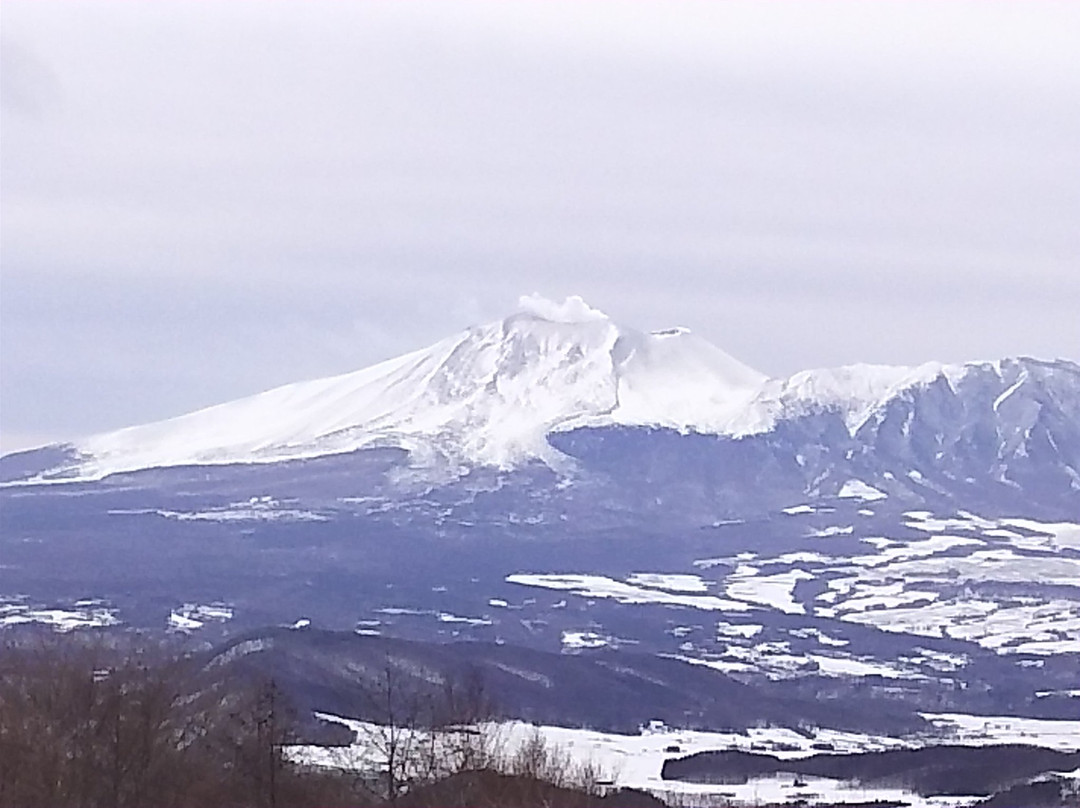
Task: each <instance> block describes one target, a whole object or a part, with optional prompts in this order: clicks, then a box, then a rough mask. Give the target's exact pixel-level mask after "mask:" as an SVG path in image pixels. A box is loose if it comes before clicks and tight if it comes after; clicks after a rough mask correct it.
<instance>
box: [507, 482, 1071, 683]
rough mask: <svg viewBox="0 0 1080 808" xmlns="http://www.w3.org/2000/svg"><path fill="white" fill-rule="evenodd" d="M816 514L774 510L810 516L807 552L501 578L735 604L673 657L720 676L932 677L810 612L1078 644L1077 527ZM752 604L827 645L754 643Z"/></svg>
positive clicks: (854, 489) (1015, 648)
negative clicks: (858, 526) (795, 619)
mask: <svg viewBox="0 0 1080 808" xmlns="http://www.w3.org/2000/svg"><path fill="white" fill-rule="evenodd" d="M850 482H851V484H850V485H849V486H848V494H849V496H852V497H854V496H855V495H860V496H862V497H863V498H869V499H871V500H872V501H876V500H877V499H878V498H877V497H875V496H874V495H873V494H872V493H870V492H868V491H866V490H865V489H863V488H862V487H861V486H859V485H856V484H855V483H857V482H859V481H850ZM823 512H824V513H826V514H827V513H828V512H829V511H828V509H825V510H823V509H819V508H813V507H810V506H807V505H797V506H791V507H789V508H785V509H783V514H784V516H785V517H786V518H790V519H811V518H812V519H814V520H816V526H814V527H812V528H811V529H810V533H811V534H812V535H813V538H814V540H815V541H819V542H820V545H821V548H822V549H821V550H813V551H809V550H805V551H799V552H784V553H778V554H776V555H773V556H770V555H769V554H767V553H764V552H762V553H755V552H741V553H738V554H735V555H732V556H718V557H712V558H702V559H699V560H696V561H694V562H693V565H692V572H690V571H687V572H685V573H684V572H677V571H675V572H664V573H647V572H641V573H635V574H633V575H630V576H628V577H627V578H626V579H625V580H622V581H620V580H615V579H614V578H610V577H605V576H599V575H586V574H578V573H562V574H557V575H556V574H536V573H521V574H514V575H510V576H508V577H507V579H506V580H507V581H508V582H509V583H514V584H518V585H522V586H528V587H539V588H545V589H556V590H561V591H565V592H567V593H569V594H570V595H574V596H578V597H582V598H611V599H613V600H615V601H617V602H619V603H622V604H627V605H631V606H634V605H637V606H642V605H667V606H689V607H692V608H695V609H701V610H707V611H715V612H721V613H728V614H733V615H734V614H737V613H743V614H745V616H746V618H748V622H746V623H741V622H732V621H730V620H725V619H720V620H718V621H717V624H716V637H717V639H718V640H721V641H723V642H725V643H726V647H723V646H722V647H721V648H720V649H719V651H718V650H717V649H716V648H710V649H709V650H708V652H707V653H706V652H704V651H703V650H702V649H698V648H696V647H695V646H694V643H693V640H692V638H687V639H686V640H685V641H684V642H683V643H682V645H681V648H680V654H678V657H679V658H680V659H684V660H686V661H688V662H694V663H696V664H702V665H707V666H709V667H712V668H716V669H717V670H721V671H725V672H728V673H747V672H755V671H756V672H758V673H762V674H765V675H766V676H768V677H770V678H787V677H791V676H799V675H820V676H883V677H885V678H906V679H919V678H926V676H927V675H931V676H933V675H935V674H934V671H933V667H934V665H935V664H936V663H932V662H928V661H927V660H925V659H924V660H922V661H920V662H918V663H912V664H903V663H899V662H885V661H882V660H875V659H871V658H867V657H860V656H858V655H857V654H853V653H849V651H851V649H845V650H844V651H840V650H838V649H839V648H841V647H843V646H845V645H847V642H846V641H845V640H843V639H839V640H832V641H830V640H831V639H832V638H830V637H829V636H828V633H827V632H826V633H822V632H821V630H820V627H821V623H820V620H821V619H824V620H827V621H837V622H838V623H840V624H844V623H850V624H860V625H864V626H870V627H874V628H877V629H881V630H883V631H888V632H896V633H904V634H910V635H916V636H925V637H935V638H942V639H956V640H963V641H967V642H972V643H976V644H978V645H980V646H982V647H983V648H986V649H990V650H993V651H995V652H996V653H999V654H1011V655H1019V656H1030V655H1037V656H1046V655H1053V654H1072V653H1080V549H1078V547H1077V545H1078V543H1080V539H1078V537H1080V524H1076V523H1071V522H1053V523H1050V522H1038V521H1035V520H1031V519H1019V518H1004V519H987V518H984V517H980V516H978V515H976V514H973V513H969V512H966V511H960V512H958V513H956V514H950V515H948V516H937V515H934V514H933V513H930V512H929V511H909V512H907V513H905V514H904V516H903V525H902V528H901V529H898V530H895V531H888V535H869V536H860V535H858V534H856V535H855V536H852V535H850V534H851V533H853V532H854V530H855V528H854V527H853V526H848V525H832V526H829V525H825V526H821V515H822V513H823ZM826 518H827V517H826ZM834 537H843V540H844V541H847V542H848V543H849V544H848V547H850V542H851V540H852V539H853V538H855V539H858V540H859V541H860V543H861V544H863V545H865V547H866V552H861V553H856V554H851V553H850V550H849V551H848V552H847V553H846V554H845V553H842V552H837V551H830V549H829V546H830V544H831V545H833V546H835V543H836V542H837V541H839V540H840V539H837V538H834ZM804 584H808V585H809V586H804ZM1048 587H1052V588H1048ZM714 593H715V594H714ZM719 595H723V596H724V597H719ZM763 610H764V611H771V612H775V613H780V614H784V615H806V616H807V617H808V618H814V619H815V623H816V625H808V626H807V627H806V628H804V629H796V630H794V631H793V632H792V633H793V636H796V637H802V636H805V637H810V636H814V637H816V638H817V639H818V641H819V642H820V644H822V645H824V646H832V647H831V648H825V649H823V652H822V653H820V654H818V653H808V652H807V651H806V650H805V649H803V650H802V651H801V652H799V653H795V652H793V651H792V650H791V649H790V648H789V647H788V646H787V645H786V644H785V643H784V642H782V641H777V639H776V638H775V637H771V638H768V641H766V642H761V641H754V640H753V639H752V638H754V637H755V635H756V634H757V633H758V632H759V631H760V630H761V629H760V623H759V622H758V621H756V620H754V615H755V613H758V614H760V613H761V612H762V611H763ZM755 626H759V627H758V628H754V627H755ZM800 631H802V632H817V633H816V634H813V635H810V634H805V633H804V634H800V633H799V632H800ZM688 633H689V629H688V630H687V632H684V635H685V634H688ZM839 633H841V634H842V633H843V632H842V630H841V631H840V632H839ZM676 636H678V635H676ZM601 644H607V643H606V641H605V640H604V639H603V633H602V632H601V631H599V630H597V629H593V634H592V635H591V636H590V637H589V639H588V641H587V642H585V643H579V642H578V641H576V640H574V639H571V641H570V642H569V643H567V647H570V648H573V647H577V648H586V647H596V646H598V645H601ZM928 666H929V667H930V668H931V670H927V667H928Z"/></svg>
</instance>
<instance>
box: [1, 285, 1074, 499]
mask: <svg viewBox="0 0 1080 808" xmlns="http://www.w3.org/2000/svg"><path fill="white" fill-rule="evenodd" d="M823 415H824V416H828V418H831V419H839V421H840V422H842V425H843V426H842V431H843V432H844V433H846V434H845V436H844V442H845V446H846V444H847V442H848V439H851V440H853V441H854V442H855V443H854V445H855V446H856V449H852V450H850V451H849V450H848V449H845V451H849V454H851V453H852V452H854V453H855V454H861V455H866V454H867V453H876V454H880V455H882V456H889V457H891V458H893V459H894V460H895V461H896V463H897V464H899V466H898V467H901V468H902V470H903V471H906V470H909V469H926V468H928V467H936V466H940V465H945V466H950V469H951V471H949V473H950V474H954V475H959V477H958V479H961V480H963V479H965V478H967V477H972V478H974V477H978V476H981V475H983V474H985V473H987V472H988V471H989V470H991V469H992V470H994V471H993V473H994V474H996V475H997V477H998V478H999V479H1000V481H1002V482H1007V481H1008V468H1006V467H1007V466H1009V464H1010V463H1011V464H1013V465H1015V466H1016V467H1017V469H1019V471H1017V472H1016V473H1019V474H1021V476H1022V475H1023V474H1025V473H1027V472H1026V471H1024V470H1023V469H1027V468H1029V467H1031V466H1032V464H1036V463H1045V462H1053V463H1054V464H1055V465H1056V466H1057V467H1059V468H1061V469H1063V471H1062V474H1063V475H1064V477H1062V479H1066V480H1071V481H1072V484H1073V485H1074V486H1075V487H1076V488H1077V489H1080V474H1078V472H1077V469H1078V468H1080V434H1078V429H1080V427H1078V424H1080V368H1078V367H1077V366H1076V365H1073V364H1071V363H1068V362H1056V363H1045V362H1037V361H1035V360H1026V359H1022V360H1005V361H1002V362H997V363H982V364H968V365H951V366H946V365H941V364H937V363H929V364H926V365H922V366H919V367H916V368H906V367H883V366H872V365H853V366H849V367H844V368H837V369H832V370H814V371H805V372H801V373H797V374H795V375H794V376H792V377H790V378H787V379H767V378H766V377H765V376H764V375H763V374H761V373H758V372H757V371H755V370H753V369H751V368H749V367H747V366H746V365H743V364H742V363H740V362H738V361H737V360H735V359H733V358H732V357H730V356H729V355H728V354H726V353H724V352H723V351H721V350H720V349H718V348H716V347H715V346H713V345H711V344H710V343H708V342H707V341H705V340H703V339H701V338H699V337H697V336H695V335H693V334H691V333H689V332H688V331H686V330H685V329H671V330H667V331H659V332H653V333H644V332H640V331H637V330H634V329H631V328H625V327H622V326H619V325H617V324H615V323H614V322H612V321H611V320H610V319H609V318H608V317H606V316H605V315H604V314H603V313H601V312H599V311H597V310H596V309H593V308H591V307H589V306H588V305H587V304H585V303H584V301H582V300H581V299H580V298H570V299H568V300H567V301H565V302H564V303H562V304H558V303H552V302H550V301H546V300H543V299H540V298H537V297H531V298H523V299H522V301H521V307H520V310H519V311H518V312H517V313H515V314H512V315H511V316H509V317H507V318H505V319H504V320H501V321H498V322H495V323H490V324H488V325H483V326H477V327H473V328H470V329H468V330H466V331H465V332H463V333H461V334H458V335H456V336H454V337H451V338H449V339H445V340H443V341H441V342H438V343H436V344H435V345H433V346H431V347H429V348H426V349H423V350H420V351H415V352H413V353H410V354H406V355H404V356H401V357H398V358H396V359H391V360H388V361H385V362H382V363H380V364H377V365H374V366H372V367H369V368H366V369H363V370H360V371H356V372H353V373H348V374H344V375H341V376H335V377H331V378H326V379H319V380H315V381H308V382H300V383H296V384H290V385H286V386H284V387H279V388H276V389H274V390H270V391H267V392H265V393H261V394H259V395H255V396H251V397H248V398H243V399H239V400H236V401H232V402H228V403H225V404H221V405H218V406H214V407H210V408H207V409H204V410H199V411H197V412H193V413H190V414H187V415H183V416H180V417H178V418H172V419H169V420H165V421H160V422H157V423H152V424H147V425H144V426H136V427H131V428H128V429H122V430H119V431H116V432H110V433H105V434H101V435H96V436H93V437H90V438H87V439H85V440H81V441H78V442H76V443H75V444H73V445H71V446H67V447H65V446H53V447H46V449H45V450H36V454H35V452H30V453H21V455H20V456H21V457H24V458H25V457H26V456H27V455H30V456H35V457H37V462H38V466H37V467H36V469H35V471H34V472H33V473H32V474H27V473H22V474H20V473H15V474H12V473H10V472H9V471H5V473H4V479H7V480H13V479H14V480H18V479H20V478H21V479H23V480H28V481H32V480H46V479H53V480H73V479H75V480H93V479H99V478H102V477H104V476H107V475H109V474H113V473H116V472H124V471H134V470H138V469H148V468H161V467H174V466H184V465H199V464H229V463H266V462H275V461H281V460H289V459H296V458H310V457H319V456H325V455H332V454H340V453H345V452H351V451H354V450H357V449H361V448H369V447H399V448H403V449H406V450H407V451H408V452H409V453H410V455H411V460H412V463H413V465H414V466H418V467H434V466H438V467H442V468H447V467H449V468H451V469H453V468H457V467H475V466H490V467H496V468H503V469H506V468H513V467H515V466H519V465H521V464H522V463H524V462H528V461H531V460H540V461H542V462H543V463H545V464H547V465H548V466H550V467H552V468H555V469H559V468H563V467H565V465H566V463H567V461H568V458H567V457H566V456H565V455H564V454H562V453H561V452H559V451H558V450H556V449H555V448H553V446H552V445H551V443H549V441H548V437H549V436H550V435H552V434H553V433H567V432H572V431H575V430H580V429H586V428H599V427H613V426H628V427H635V426H643V427H652V428H664V429H669V430H674V431H676V432H679V433H683V434H686V433H699V434H704V435H721V436H731V437H735V438H739V437H746V436H752V435H761V434H764V433H770V432H772V431H775V430H776V428H777V426H778V425H780V424H799V423H804V422H808V419H809V420H810V421H812V420H813V419H814V418H817V417H820V416H823ZM797 431H798V430H796V432H797ZM822 440H833V441H834V442H835V441H836V439H835V438H824V437H823V436H822V435H821V434H807V435H805V436H802V437H801V438H800V441H801V442H804V443H807V444H808V445H812V444H814V443H815V442H817V443H820V442H821V441H822ZM785 451H788V454H789V456H790V457H796V456H801V454H800V447H799V446H798V445H794V444H793V445H791V446H790V447H788V448H787V449H785ZM14 459H16V458H15V457H12V456H9V457H8V458H5V461H8V462H6V463H5V465H7V466H8V467H9V469H10V468H11V467H12V465H13V464H12V463H11V462H10V461H12V460H14ZM950 464H951V465H950ZM15 465H17V464H15ZM892 465H895V464H892ZM32 467H33V466H32V464H31V466H27V468H32ZM976 470H977V471H978V473H977V474H976ZM42 472H44V473H42ZM28 478H29V479H28ZM845 479H846V478H845Z"/></svg>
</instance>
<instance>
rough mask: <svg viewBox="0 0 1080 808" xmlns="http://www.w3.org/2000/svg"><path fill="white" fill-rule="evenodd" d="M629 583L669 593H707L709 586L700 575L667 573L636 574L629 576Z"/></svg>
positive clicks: (627, 579)
mask: <svg viewBox="0 0 1080 808" xmlns="http://www.w3.org/2000/svg"><path fill="white" fill-rule="evenodd" d="M626 581H627V583H630V584H634V585H636V586H646V587H648V588H650V589H664V590H667V591H668V592H707V591H708V588H709V586H708V584H707V583H706V582H705V581H703V580H701V576H698V575H686V574H676V573H666V572H635V573H633V574H632V575H628V576H627V578H626Z"/></svg>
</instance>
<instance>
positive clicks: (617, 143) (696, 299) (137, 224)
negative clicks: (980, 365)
mask: <svg viewBox="0 0 1080 808" xmlns="http://www.w3.org/2000/svg"><path fill="white" fill-rule="evenodd" d="M0 13H2V31H3V45H2V57H3V65H2V73H0V76H2V81H3V89H2V101H3V108H2V111H3V115H2V126H3V131H2V150H3V152H2V256H0V258H2V275H0V315H2V316H0V442H2V446H3V449H4V450H7V451H10V450H13V449H16V448H21V447H25V446H28V445H34V444H36V443H40V442H45V441H48V440H53V439H63V438H69V437H75V436H78V435H80V434H85V433H90V432H95V431H100V430H105V429H111V428H117V427H121V426H126V425H130V424H134V423H141V422H146V421H151V420H155V419H159V418H164V417H168V416H172V415H177V414H180V413H183V412H186V411H189V410H192V409H195V408H197V407H201V406H206V405H209V404H214V403H217V402H220V401H224V400H227V399H230V398H235V397H239V396H242V395H245V394H249V393H254V392H258V391H260V390H263V389H266V388H269V387H272V386H274V385H278V384H282V383H286V382H290V381H297V380H300V379H306V378H313V377H318V376H323V375H329V374H332V373H339V372H345V371H349V370H354V369H358V368H360V367H363V366H365V365H368V364H371V363H373V362H376V361H378V360H381V359H385V358H388V357H390V356H394V355H396V354H399V353H402V352H405V351H407V350H411V349H415V348H419V347H422V346H424V345H427V344H429V343H431V342H434V341H435V340H437V339H440V338H442V337H445V336H448V335H450V334H452V333H454V332H456V331H458V330H460V329H461V328H463V327H465V326H467V325H469V324H472V323H477V322H486V321H490V320H495V319H498V318H500V317H502V316H505V315H507V314H509V313H510V312H511V311H513V309H514V307H515V305H516V301H517V299H518V297H519V296H520V295H522V294H527V293H532V292H539V293H541V294H543V295H546V296H549V297H552V298H562V297H563V296H565V295H570V294H578V295H582V296H583V297H584V298H585V299H586V300H588V301H589V303H591V304H592V305H593V306H595V307H597V308H600V309H603V310H604V311H606V312H607V313H608V314H609V315H611V316H612V317H613V318H614V319H615V320H616V321H618V322H620V323H625V324H627V325H631V326H635V327H638V328H642V329H655V328H662V327H666V326H673V325H683V326H688V327H690V328H692V329H693V330H694V331H696V332H698V333H700V334H702V335H703V336H705V337H707V338H708V339H710V340H712V341H713V342H715V343H716V344H717V345H719V346H721V347H722V348H724V349H725V350H727V351H728V352H729V353H731V354H733V355H734V356H736V357H738V358H739V359H741V360H743V361H744V362H746V363H747V364H750V365H752V366H754V367H756V368H758V369H759V370H761V371H763V372H765V373H768V374H770V375H781V374H787V373H791V372H794V371H796V370H800V369H805V368H809V367H820V366H829V365H839V364H846V363H852V362H858V361H865V362H879V363H899V364H916V363H920V362H923V361H926V360H930V359H938V360H943V361H962V360H966V359H989V358H998V357H1003V356H1010V355H1020V354H1024V355H1035V356H1040V357H1044V358H1056V357H1065V358H1070V359H1073V360H1077V359H1080V145H1078V144H1080V56H1078V53H1080V49H1078V48H1077V47H1076V32H1077V31H1080V4H1077V3H1067V2H1062V3H1059V4H1044V3H1037V2H1016V3H1012V4H1003V3H993V2H971V3H948V4H945V3H938V2H928V3H925V4H920V3H914V2H906V3H902V4H891V3H866V2H864V3H850V4H831V3H814V2H798V3H794V4H784V3H749V4H742V3H703V4H680V3H671V2H663V3H656V4H635V3H629V2H620V3H595V4H578V3H558V4H555V3H550V2H545V3H536V4H507V3H494V2H491V3H484V4H464V3H448V2H439V3H433V4H418V3H410V4H396V3H395V4H390V3H384V4H373V3H364V4H359V3H355V4H354V3H348V4H346V3H330V4H321V3H313V2H294V3H286V4H274V3H269V2H198V3H195V2H193V3H185V4H172V3H166V2H153V3H129V2H121V3H100V2H90V3H66V2H65V3H50V2H42V0H33V2H19V1H18V0H4V2H3V5H2V8H0Z"/></svg>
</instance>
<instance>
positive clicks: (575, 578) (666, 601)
mask: <svg viewBox="0 0 1080 808" xmlns="http://www.w3.org/2000/svg"><path fill="white" fill-rule="evenodd" d="M506 581H507V583H511V584H520V585H521V586H535V587H540V588H543V589H555V590H564V591H567V592H571V593H573V594H575V595H578V596H580V597H587V598H611V599H613V600H615V601H617V602H618V603H628V604H657V605H661V606H687V607H689V608H692V609H704V610H708V611H746V610H748V609H749V608H750V607H749V606H748V605H747V604H745V603H742V602H740V601H738V600H724V599H723V598H718V597H716V596H714V595H687V594H681V593H676V592H666V591H664V590H660V589H646V588H644V587H640V586H634V585H632V584H628V583H625V582H623V581H615V580H613V579H611V578H607V577H604V576H602V575H581V574H576V573H569V574H562V575H553V574H547V573H545V574H534V573H515V574H513V575H508V576H506Z"/></svg>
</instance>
